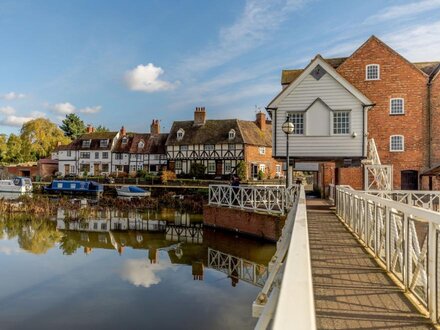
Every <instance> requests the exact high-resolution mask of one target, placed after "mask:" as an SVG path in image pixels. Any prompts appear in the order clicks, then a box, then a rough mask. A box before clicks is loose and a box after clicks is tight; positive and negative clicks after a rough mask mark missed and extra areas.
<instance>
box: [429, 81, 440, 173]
mask: <svg viewBox="0 0 440 330" xmlns="http://www.w3.org/2000/svg"><path fill="white" fill-rule="evenodd" d="M431 118H432V122H431V129H432V131H431V133H432V135H431V137H432V139H431V152H432V154H431V166H435V165H440V73H438V74H437V76H436V77H435V79H434V80H433V81H432V83H431Z"/></svg>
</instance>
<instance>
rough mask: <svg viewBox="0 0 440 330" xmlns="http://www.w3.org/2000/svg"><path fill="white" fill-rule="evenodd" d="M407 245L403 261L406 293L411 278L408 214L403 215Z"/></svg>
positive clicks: (404, 249) (404, 248)
mask: <svg viewBox="0 0 440 330" xmlns="http://www.w3.org/2000/svg"><path fill="white" fill-rule="evenodd" d="M402 235H404V238H405V244H404V245H403V260H404V262H405V267H404V268H403V271H404V273H403V285H404V286H405V291H406V290H408V288H409V278H410V276H411V268H412V267H411V233H410V230H409V218H408V215H407V214H403V233H402Z"/></svg>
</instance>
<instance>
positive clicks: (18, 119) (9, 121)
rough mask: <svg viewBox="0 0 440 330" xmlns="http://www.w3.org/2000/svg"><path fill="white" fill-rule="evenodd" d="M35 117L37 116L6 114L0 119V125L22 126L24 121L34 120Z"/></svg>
mask: <svg viewBox="0 0 440 330" xmlns="http://www.w3.org/2000/svg"><path fill="white" fill-rule="evenodd" d="M35 118H36V117H22V116H15V115H10V116H6V117H5V118H3V119H0V125H3V126H14V127H21V126H22V125H23V124H24V123H26V122H28V121H30V120H33V119H35Z"/></svg>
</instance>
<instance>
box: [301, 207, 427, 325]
mask: <svg viewBox="0 0 440 330" xmlns="http://www.w3.org/2000/svg"><path fill="white" fill-rule="evenodd" d="M307 209H308V211H307V217H308V226H309V240H310V250H311V251H310V253H311V261H312V274H313V290H314V295H315V309H316V323H317V327H318V329H360V328H361V329H432V328H433V325H432V324H431V322H430V320H429V319H427V318H425V317H424V316H422V314H420V313H419V312H418V311H417V309H416V308H415V307H414V306H413V305H412V304H411V302H410V301H409V300H408V298H407V297H406V296H405V294H404V293H403V292H402V290H401V289H400V288H398V287H397V286H396V285H395V284H394V283H393V282H392V281H391V279H390V278H389V277H388V276H387V274H386V272H385V271H384V270H383V269H382V268H380V267H379V266H378V265H377V264H376V262H375V260H374V258H373V257H372V256H371V255H370V254H369V253H368V252H367V251H365V250H364V249H363V248H362V247H361V245H360V244H359V243H358V242H357V241H356V239H355V238H354V237H353V236H352V235H351V234H350V232H349V231H348V230H347V229H346V228H345V227H344V225H343V224H342V223H341V222H340V221H339V220H338V218H337V217H336V215H335V214H334V213H333V211H332V210H330V207H329V205H328V204H327V203H326V202H325V201H322V200H312V199H311V200H308V201H307ZM298 303H301V302H298Z"/></svg>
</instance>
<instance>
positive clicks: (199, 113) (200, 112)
mask: <svg viewBox="0 0 440 330" xmlns="http://www.w3.org/2000/svg"><path fill="white" fill-rule="evenodd" d="M205 123H206V110H205V107H196V111H194V126H201V125H205Z"/></svg>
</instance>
